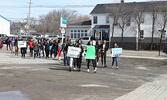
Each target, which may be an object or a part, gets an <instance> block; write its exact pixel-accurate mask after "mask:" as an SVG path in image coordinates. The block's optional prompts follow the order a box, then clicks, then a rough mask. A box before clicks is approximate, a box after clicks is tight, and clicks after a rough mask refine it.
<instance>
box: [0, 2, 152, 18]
mask: <svg viewBox="0 0 167 100" xmlns="http://www.w3.org/2000/svg"><path fill="white" fill-rule="evenodd" d="M0 1H1V3H0V15H2V16H4V17H6V18H9V19H11V20H18V19H21V18H26V17H27V15H28V6H29V5H28V2H29V0H0ZM120 1H121V0H32V6H33V8H32V10H31V11H32V14H31V17H36V18H38V16H39V15H43V14H47V13H49V12H50V11H53V10H55V9H62V8H65V9H72V10H76V11H77V12H78V14H82V15H89V14H90V12H91V11H92V10H93V8H94V7H95V5H97V4H100V3H119V2H120ZM134 1H136V2H142V1H155V0H125V2H134ZM66 5H72V7H68V6H66ZM73 5H87V6H88V7H76V6H73ZM42 6H44V7H42ZM51 6H56V7H53V8H50V7H51ZM35 7H36V8H35ZM15 18H16V19H15Z"/></svg>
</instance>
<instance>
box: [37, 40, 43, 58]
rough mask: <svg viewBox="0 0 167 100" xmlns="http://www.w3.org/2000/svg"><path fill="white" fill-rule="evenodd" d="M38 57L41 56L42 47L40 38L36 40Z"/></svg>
mask: <svg viewBox="0 0 167 100" xmlns="http://www.w3.org/2000/svg"><path fill="white" fill-rule="evenodd" d="M38 46H39V47H38V57H39V58H41V50H42V49H43V46H42V42H41V40H38Z"/></svg>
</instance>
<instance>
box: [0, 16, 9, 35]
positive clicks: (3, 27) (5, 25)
mask: <svg viewBox="0 0 167 100" xmlns="http://www.w3.org/2000/svg"><path fill="white" fill-rule="evenodd" d="M0 34H6V35H7V36H8V35H10V20H9V19H7V18H5V17H3V16H2V15H0Z"/></svg>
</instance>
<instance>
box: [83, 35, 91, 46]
mask: <svg viewBox="0 0 167 100" xmlns="http://www.w3.org/2000/svg"><path fill="white" fill-rule="evenodd" d="M90 40H91V37H88V36H87V37H83V38H82V42H83V43H84V44H87V43H88V42H89V41H90Z"/></svg>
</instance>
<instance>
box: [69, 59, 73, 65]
mask: <svg viewBox="0 0 167 100" xmlns="http://www.w3.org/2000/svg"><path fill="white" fill-rule="evenodd" d="M69 64H70V67H72V65H73V58H71V57H70V63H69Z"/></svg>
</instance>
